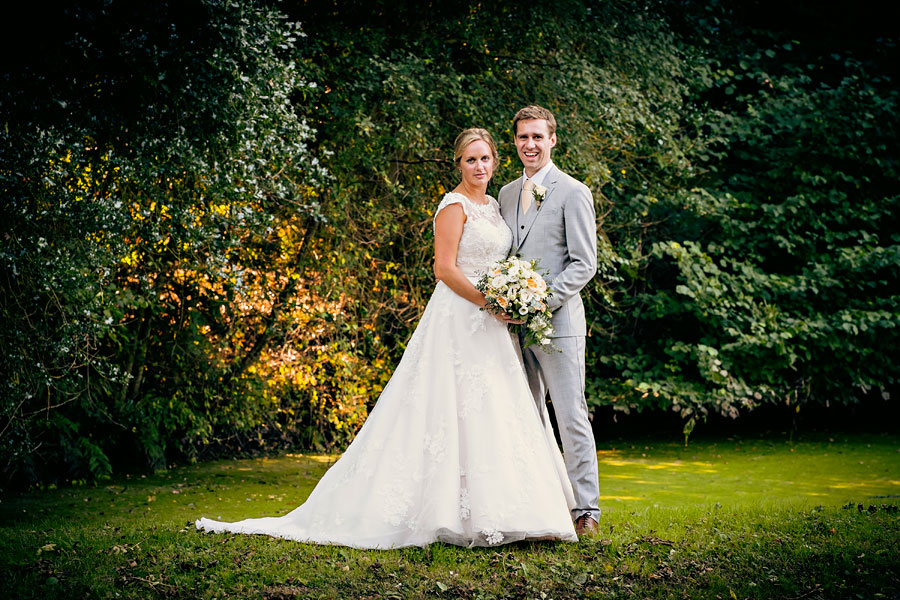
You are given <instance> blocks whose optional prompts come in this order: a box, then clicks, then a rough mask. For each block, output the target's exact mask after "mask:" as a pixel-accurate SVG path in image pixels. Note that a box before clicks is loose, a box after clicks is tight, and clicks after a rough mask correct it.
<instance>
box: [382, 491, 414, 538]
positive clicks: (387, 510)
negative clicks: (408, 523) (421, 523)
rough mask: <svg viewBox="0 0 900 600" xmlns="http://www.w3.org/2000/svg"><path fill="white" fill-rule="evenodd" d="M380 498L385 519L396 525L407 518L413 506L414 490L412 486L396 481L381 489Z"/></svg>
mask: <svg viewBox="0 0 900 600" xmlns="http://www.w3.org/2000/svg"><path fill="white" fill-rule="evenodd" d="M379 500H380V504H381V514H382V515H383V517H384V520H385V521H386V522H387V523H390V524H391V525H394V526H395V527H396V526H398V525H400V524H401V523H403V521H404V520H406V514H407V513H408V512H409V508H410V507H411V506H412V490H411V488H410V486H408V485H404V484H403V483H402V482H400V481H395V482H394V483H393V484H392V485H390V486H386V487H385V488H383V489H382V490H381V492H380V493H379Z"/></svg>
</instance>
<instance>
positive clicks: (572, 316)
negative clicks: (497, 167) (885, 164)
mask: <svg viewBox="0 0 900 600" xmlns="http://www.w3.org/2000/svg"><path fill="white" fill-rule="evenodd" d="M524 184H525V178H524V177H519V178H518V179H516V180H515V181H513V182H512V183H508V184H506V185H505V186H503V188H502V189H501V190H500V195H499V196H500V197H499V201H500V213H501V214H502V215H503V218H504V220H505V221H506V224H507V225H508V226H509V228H510V230H512V233H513V248H514V249H516V248H518V250H517V253H518V254H519V255H521V256H522V258H525V259H529V260H530V259H533V258H537V259H540V264H539V265H538V266H539V268H540V269H541V270H543V271H549V273H546V274H545V275H544V277H545V279H546V280H547V283H549V284H550V288H551V289H552V290H553V298H552V299H551V300H550V308H551V309H552V310H553V337H570V336H578V335H585V334H586V333H587V324H586V322H585V318H584V304H583V303H582V301H581V295H580V292H581V289H582V288H583V287H584V286H585V285H587V282H588V281H590V280H591V278H592V277H593V276H594V274H595V273H596V272H597V218H596V216H595V213H594V198H593V196H592V195H591V191H590V190H589V189H588V188H587V186H586V185H584V184H583V183H581V182H580V181H578V180H576V179H574V178H573V177H571V176H569V175H566V174H565V173H563V172H562V171H560V170H559V169H558V168H556V166H555V165H554V166H553V167H552V168H551V169H550V171H549V172H548V173H547V176H546V177H545V178H544V182H543V184H542V185H543V186H544V187H546V188H547V194H546V195H545V196H544V201H543V202H542V203H541V207H540V208H539V209H537V210H535V205H534V204H532V207H531V209H529V211H528V214H527V215H523V214H522V211H521V209H520V208H519V195H520V194H521V192H522V186H523V185H524Z"/></svg>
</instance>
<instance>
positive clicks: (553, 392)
mask: <svg viewBox="0 0 900 600" xmlns="http://www.w3.org/2000/svg"><path fill="white" fill-rule="evenodd" d="M553 343H554V345H556V347H557V348H559V349H560V350H562V352H544V351H543V350H541V349H540V348H539V347H538V346H529V347H528V348H525V349H524V350H523V351H522V358H523V360H524V362H525V373H526V375H527V376H528V385H529V386H530V387H531V394H532V395H533V396H534V401H535V402H536V403H537V407H538V412H539V413H540V414H541V417H542V418H544V419H547V418H549V416H548V414H547V407H546V406H545V404H544V398H545V397H546V394H547V391H549V392H550V401H551V402H552V403H553V412H554V413H555V414H556V424H557V426H558V429H559V437H560V439H561V440H562V445H563V459H564V460H565V463H566V472H567V473H568V475H569V481H571V483H572V491H573V492H574V493H575V508H574V509H572V518H573V519H577V518H578V517H580V516H581V515H583V514H585V513H590V515H591V517H593V518H594V519H596V520H599V517H600V508H599V504H600V480H599V473H598V469H597V444H596V442H595V441H594V432H593V430H592V429H591V422H590V420H589V419H588V408H587V402H586V401H585V399H584V376H585V375H584V336H575V337H560V338H553Z"/></svg>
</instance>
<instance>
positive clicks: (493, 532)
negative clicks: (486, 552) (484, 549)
mask: <svg viewBox="0 0 900 600" xmlns="http://www.w3.org/2000/svg"><path fill="white" fill-rule="evenodd" d="M481 535H483V536H484V541H486V542H487V543H488V544H490V545H491V546H496V545H497V544H499V543H501V542H502V541H503V534H502V533H500V532H499V531H497V529H496V528H494V527H489V528H487V529H482V530H481Z"/></svg>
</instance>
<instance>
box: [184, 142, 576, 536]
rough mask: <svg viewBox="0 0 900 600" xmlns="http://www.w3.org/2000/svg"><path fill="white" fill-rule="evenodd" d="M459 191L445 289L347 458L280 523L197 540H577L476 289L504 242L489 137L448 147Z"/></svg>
mask: <svg viewBox="0 0 900 600" xmlns="http://www.w3.org/2000/svg"><path fill="white" fill-rule="evenodd" d="M454 161H455V163H456V166H457V168H458V170H459V172H460V174H461V178H462V181H461V182H460V184H459V185H458V186H457V187H456V189H455V190H453V191H452V192H450V193H448V194H446V195H445V196H444V198H443V199H442V200H441V202H440V205H439V206H438V208H437V211H436V213H435V217H434V253H435V259H434V273H435V276H436V277H437V279H438V280H439V281H438V283H437V285H436V286H435V289H434V293H433V294H432V296H431V299H430V300H429V301H428V305H427V306H426V307H425V312H424V314H423V315H422V319H421V321H420V322H419V324H418V326H417V327H416V330H415V332H414V333H413V335H412V337H411V338H410V340H409V344H408V345H407V347H406V351H405V352H404V354H403V357H402V358H401V360H400V364H399V365H397V369H396V371H394V374H393V376H392V377H391V380H390V381H389V382H388V384H387V385H386V386H385V388H384V391H383V392H382V393H381V396H380V397H379V399H378V402H377V403H376V405H375V408H374V409H373V410H372V412H371V414H370V415H369V417H368V419H367V420H366V422H365V424H364V425H363V427H362V429H360V431H359V433H358V434H357V436H356V439H354V441H353V443H352V444H350V446H349V447H348V448H347V451H346V452H344V454H343V456H341V458H340V459H339V460H338V461H337V462H336V463H335V464H334V465H333V466H332V467H331V468H330V469H329V470H328V472H326V473H325V475H324V476H323V477H322V479H321V481H319V483H318V485H317V486H316V488H315V489H314V490H313V491H312V493H311V494H310V496H309V498H307V500H306V502H305V503H304V504H302V505H301V506H299V507H297V508H296V509H294V510H293V511H291V512H289V513H288V514H286V515H284V516H281V517H264V518H254V519H246V520H243V521H238V522H236V523H223V522H219V521H213V520H210V519H206V518H202V519H200V520H198V521H197V523H196V524H197V528H198V529H205V530H207V531H211V532H223V531H229V532H234V533H261V534H266V535H271V536H275V537H280V538H287V539H292V540H297V541H301V542H313V543H318V544H340V545H344V546H353V547H357V548H398V547H402V546H425V545H428V544H430V543H432V542H437V541H441V542H447V543H451V544H457V545H461V546H493V545H497V544H505V543H508V542H514V541H518V540H534V539H556V540H567V541H575V540H577V537H576V535H575V530H574V527H573V525H572V519H571V516H570V512H569V511H570V509H571V508H572V507H574V499H573V497H572V488H571V485H570V483H569V479H568V477H567V475H566V471H565V467H564V465H563V462H562V456H561V455H560V452H559V449H558V447H557V445H556V441H555V438H554V437H553V433H552V430H551V429H550V425H549V420H548V419H545V418H542V416H541V415H540V414H538V409H537V407H536V405H535V402H534V401H533V400H532V397H531V391H530V390H529V387H528V382H527V380H526V378H525V373H524V370H523V367H522V364H521V362H520V358H519V355H518V350H517V348H516V346H515V344H514V342H513V340H512V337H511V336H510V335H509V333H508V331H507V325H506V322H504V318H503V317H500V316H496V315H493V313H489V312H487V311H482V310H479V309H480V308H481V307H483V306H484V303H485V299H484V296H483V295H482V293H481V292H480V291H478V290H477V289H476V288H475V286H474V285H473V282H475V281H477V279H478V277H479V276H480V274H481V273H483V272H484V271H486V270H487V268H488V266H490V265H491V263H493V262H494V261H496V260H498V259H502V258H505V257H506V255H507V253H508V252H509V249H510V245H511V243H512V234H511V233H510V230H509V228H508V227H507V226H506V224H505V222H504V221H503V218H502V217H501V216H500V212H499V205H498V204H497V201H496V200H495V199H494V198H492V197H490V196H488V195H486V190H487V185H488V182H489V181H490V179H491V176H492V174H493V171H494V167H495V165H496V164H497V149H496V146H495V144H494V140H493V138H492V137H491V135H490V134H489V133H488V132H487V131H485V130H484V129H467V130H465V131H463V132H462V133H460V134H459V136H458V137H457V138H456V144H455V147H454Z"/></svg>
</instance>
